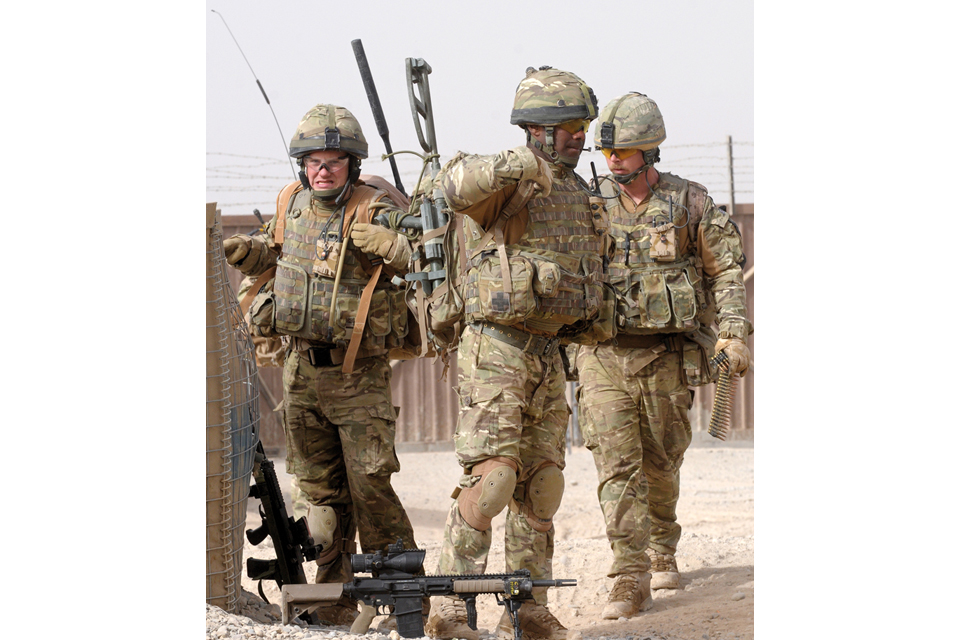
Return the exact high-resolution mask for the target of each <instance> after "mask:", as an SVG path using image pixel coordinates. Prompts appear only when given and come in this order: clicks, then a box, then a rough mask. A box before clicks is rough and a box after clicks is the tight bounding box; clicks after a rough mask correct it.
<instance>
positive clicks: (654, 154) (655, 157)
mask: <svg viewBox="0 0 960 640" xmlns="http://www.w3.org/2000/svg"><path fill="white" fill-rule="evenodd" d="M658 162H660V147H654V148H653V149H649V150H647V151H644V152H643V166H642V167H640V168H639V169H637V170H636V171H634V172H633V173H628V174H627V175H625V176H617V175H615V176H612V177H613V179H614V180H615V181H617V182H619V183H620V184H630V183H631V182H633V181H634V180H636V179H637V176H638V175H640V172H646V170H647V169H649V168H651V167H652V166H653V165H654V164H656V163H658ZM644 177H646V174H645V173H644ZM647 186H650V185H649V183H648V184H647Z"/></svg>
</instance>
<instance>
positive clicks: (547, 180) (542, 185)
mask: <svg viewBox="0 0 960 640" xmlns="http://www.w3.org/2000/svg"><path fill="white" fill-rule="evenodd" d="M537 164H539V165H540V171H538V172H537V175H535V176H532V177H531V178H530V179H531V180H533V181H534V182H536V183H537V189H535V190H534V192H533V195H534V196H536V197H540V198H545V197H547V196H548V195H550V192H551V191H552V190H553V169H551V168H550V163H549V162H547V161H546V160H544V159H543V158H541V157H539V156H537Z"/></svg>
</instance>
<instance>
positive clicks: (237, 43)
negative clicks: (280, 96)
mask: <svg viewBox="0 0 960 640" xmlns="http://www.w3.org/2000/svg"><path fill="white" fill-rule="evenodd" d="M210 11H212V12H213V13H215V14H217V15H218V16H220V19H221V20H223V26H225V27H226V28H227V33H229V34H230V37H231V38H233V42H234V44H236V45H237V49H239V50H240V55H241V56H243V61H244V62H246V63H247V67H249V68H250V73H252V74H253V79H254V80H256V81H257V86H258V87H260V93H262V94H263V99H264V100H266V101H267V106H268V107H270V113H272V114H273V121H274V122H276V123H277V131H279V132H280V140H281V141H282V142H283V150H284V154H285V155H286V156H287V160H289V161H290V170H291V171H293V177H294V178H295V179H296V178H297V170H296V169H294V168H293V160H291V159H290V154H288V153H286V151H287V139H286V138H284V137H283V130H282V129H281V128H280V123H279V122H278V121H277V114H276V113H274V112H273V105H271V104H270V98H268V97H267V92H266V91H264V90H263V85H262V84H260V80H259V79H258V78H257V74H256V72H255V71H254V70H253V67H251V66H250V61H249V60H247V56H245V55H244V53H243V49H242V48H241V47H240V43H239V42H237V39H236V38H234V37H233V31H230V25H228V24H227V20H226V18H224V17H223V16H222V15H221V14H220V12H219V11H217V10H216V9H210Z"/></svg>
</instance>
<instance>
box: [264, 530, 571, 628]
mask: <svg viewBox="0 0 960 640" xmlns="http://www.w3.org/2000/svg"><path fill="white" fill-rule="evenodd" d="M426 553H427V552H426V551H423V550H422V549H406V550H405V549H404V548H403V542H402V541H401V540H397V542H396V544H392V545H389V546H388V547H387V552H386V554H384V553H383V552H382V551H377V552H376V553H368V554H353V555H351V556H350V566H351V567H352V569H353V571H354V572H355V573H369V574H371V575H372V576H373V577H371V578H354V579H353V582H347V583H346V584H307V585H299V584H290V585H285V586H284V587H283V588H282V589H281V594H282V595H281V604H280V609H281V612H282V616H283V624H288V623H289V622H290V620H292V619H293V618H295V617H299V616H302V615H304V614H305V613H309V612H312V611H314V610H316V608H317V607H319V606H320V605H321V604H322V603H324V602H335V601H337V600H339V599H340V596H342V595H345V596H347V597H348V598H353V599H355V600H359V601H360V602H361V603H363V611H362V612H361V614H360V616H359V617H358V618H357V619H356V621H355V622H354V623H353V626H352V627H351V628H350V632H351V633H354V634H364V633H366V631H367V629H368V628H369V627H370V622H371V621H372V620H373V617H374V616H375V615H378V614H386V613H389V614H391V615H393V616H395V617H396V620H397V633H399V634H400V635H401V636H403V637H404V638H420V637H422V636H423V633H424V631H423V610H422V603H423V598H425V597H428V596H457V597H458V598H460V599H461V600H463V601H464V603H465V604H466V607H467V625H468V626H469V627H470V628H471V629H474V630H476V628H477V596H478V595H480V594H481V593H492V594H494V595H495V596H496V599H497V604H500V605H502V606H504V607H506V610H507V613H508V615H509V616H510V620H511V622H512V623H513V635H514V640H521V638H522V635H523V633H522V631H521V630H520V619H519V618H518V616H517V611H519V610H520V606H521V605H522V604H523V602H524V601H530V600H532V599H533V590H534V589H535V588H537V587H573V586H576V584H577V581H576V580H572V579H568V580H532V579H531V578H530V572H529V571H527V570H526V569H521V570H519V571H515V572H513V573H494V574H489V573H488V574H477V575H446V576H423V575H415V574H417V573H419V572H420V571H421V570H422V569H423V559H424V556H425V555H426Z"/></svg>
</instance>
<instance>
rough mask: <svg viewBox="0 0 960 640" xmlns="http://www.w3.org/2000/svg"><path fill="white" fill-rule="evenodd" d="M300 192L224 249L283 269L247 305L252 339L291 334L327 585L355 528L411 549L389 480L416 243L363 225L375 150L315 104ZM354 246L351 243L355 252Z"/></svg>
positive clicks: (291, 418)
mask: <svg viewBox="0 0 960 640" xmlns="http://www.w3.org/2000/svg"><path fill="white" fill-rule="evenodd" d="M290 155H291V156H292V157H294V158H296V159H297V162H298V164H299V165H300V169H301V171H300V180H301V183H302V185H303V187H304V188H303V190H302V191H299V192H298V193H296V194H295V195H293V196H292V197H291V198H290V202H289V205H288V206H287V207H286V209H285V213H284V215H283V216H280V215H277V216H275V217H274V218H273V219H272V220H271V221H270V223H269V224H268V225H267V229H266V233H265V234H264V235H263V236H254V237H250V236H246V235H237V236H233V237H231V238H229V239H227V240H226V241H225V242H224V243H223V244H224V252H225V253H226V257H227V262H228V263H229V264H231V265H233V266H234V267H236V268H237V269H239V270H240V271H241V272H243V274H244V275H247V276H260V275H261V274H263V273H264V272H267V271H268V270H270V269H272V268H275V269H276V272H275V279H274V280H273V281H272V284H273V286H272V287H271V286H269V283H268V286H266V287H265V288H262V289H261V290H260V293H258V294H257V297H256V298H255V299H254V301H253V303H252V305H251V307H250V318H251V323H252V326H253V331H254V333H260V334H261V335H264V336H275V335H282V336H286V337H287V338H286V339H287V340H288V341H289V345H288V347H287V350H286V354H285V362H284V371H283V396H284V419H283V422H284V431H285V434H286V449H287V470H288V472H290V473H291V474H292V475H294V476H295V477H296V479H297V483H298V485H299V487H300V489H301V490H302V491H303V492H304V494H306V497H307V499H308V502H309V504H308V507H307V521H308V526H309V529H310V533H311V535H312V536H313V538H314V541H315V542H319V543H322V544H323V545H324V551H323V553H322V555H321V557H320V558H318V559H317V565H318V570H317V577H316V581H317V582H318V583H320V582H341V583H342V582H346V581H348V580H349V579H350V578H351V572H350V566H349V562H348V560H349V557H348V556H347V555H346V553H348V552H355V551H356V549H355V543H354V538H355V536H356V534H357V531H358V530H359V534H360V545H361V547H362V549H363V552H365V553H371V552H374V551H376V550H385V549H386V546H387V545H388V544H392V543H394V542H396V541H397V538H400V539H402V540H403V544H404V547H405V548H416V544H415V542H414V537H413V528H412V527H411V525H410V520H409V518H408V517H407V514H406V512H405V511H404V509H403V506H402V505H401V504H400V500H399V499H398V498H397V495H396V493H395V492H394V490H393V487H392V486H391V484H390V475H391V474H393V473H395V472H396V471H399V469H400V464H399V461H398V459H397V455H396V452H395V450H394V437H395V434H396V419H397V415H396V410H395V409H394V406H393V401H392V399H391V394H390V377H391V369H390V363H389V359H388V352H389V350H390V349H391V348H394V347H398V346H400V341H401V338H402V337H403V336H404V335H405V334H406V330H407V325H406V319H407V315H406V314H407V310H406V305H405V304H404V302H403V290H402V289H400V288H398V287H396V286H394V285H392V284H391V283H390V277H391V276H392V275H393V274H395V273H397V272H399V273H402V272H405V271H406V269H407V265H408V262H409V259H410V254H411V245H410V241H409V240H408V239H407V238H406V237H404V236H403V235H400V234H398V233H397V232H396V231H394V230H391V229H388V228H385V227H382V226H378V225H375V224H371V223H369V219H370V214H371V213H372V209H374V207H373V206H372V205H373V204H374V203H384V204H386V205H390V204H392V203H391V200H390V198H389V197H388V195H387V193H386V192H385V191H382V190H378V189H375V188H373V187H370V186H368V185H366V184H364V183H363V181H360V180H359V179H358V178H359V175H360V162H361V160H362V159H364V158H366V157H367V142H366V140H365V138H364V136H363V132H362V131H361V130H360V124H359V123H358V122H357V120H356V119H355V118H354V117H353V114H351V113H350V112H349V111H348V110H347V109H345V108H343V107H338V106H334V105H329V104H319V105H317V106H315V107H314V108H312V109H310V111H308V112H307V113H306V115H305V116H304V117H303V119H302V120H301V121H300V125H299V126H298V127H297V131H296V133H295V134H294V136H293V139H292V140H291V141H290ZM351 245H352V246H351ZM317 615H318V617H319V619H320V620H321V621H323V622H324V623H325V624H331V625H345V624H350V623H352V622H353V620H354V619H355V618H356V617H357V615H358V611H357V603H356V602H352V601H349V600H347V599H346V598H342V599H341V600H340V601H339V602H337V603H336V604H334V605H329V606H326V607H324V608H321V609H320V610H318V611H317Z"/></svg>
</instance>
